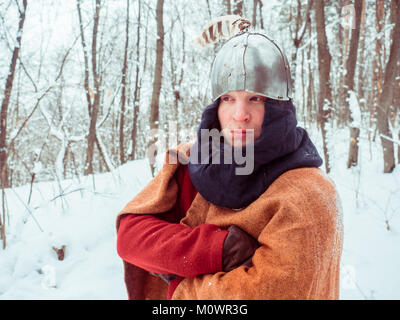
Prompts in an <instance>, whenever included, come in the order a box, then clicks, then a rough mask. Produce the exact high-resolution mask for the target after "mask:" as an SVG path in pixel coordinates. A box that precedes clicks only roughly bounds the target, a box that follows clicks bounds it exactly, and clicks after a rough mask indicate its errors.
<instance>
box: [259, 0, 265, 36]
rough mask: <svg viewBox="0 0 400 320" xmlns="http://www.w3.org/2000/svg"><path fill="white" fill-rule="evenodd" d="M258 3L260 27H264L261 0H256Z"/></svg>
mask: <svg viewBox="0 0 400 320" xmlns="http://www.w3.org/2000/svg"><path fill="white" fill-rule="evenodd" d="M258 3H259V7H258V9H259V16H260V28H261V29H264V19H263V13H262V7H263V3H262V0H258Z"/></svg>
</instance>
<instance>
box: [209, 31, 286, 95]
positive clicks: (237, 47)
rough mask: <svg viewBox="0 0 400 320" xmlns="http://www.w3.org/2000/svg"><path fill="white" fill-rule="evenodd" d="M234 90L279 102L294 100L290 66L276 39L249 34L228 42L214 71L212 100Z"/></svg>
mask: <svg viewBox="0 0 400 320" xmlns="http://www.w3.org/2000/svg"><path fill="white" fill-rule="evenodd" d="M233 90H245V91H250V92H254V93H257V94H259V95H262V96H265V97H268V98H272V99H276V100H289V99H291V98H292V81H291V76H290V69H289V63H288V60H287V58H286V56H285V54H284V53H283V52H282V50H281V49H280V48H279V46H278V45H277V44H276V43H275V41H274V40H271V39H270V38H268V37H267V36H266V35H264V34H261V33H252V32H247V31H246V32H242V33H239V34H238V35H236V36H234V37H232V38H230V39H229V40H228V41H226V42H225V43H224V45H223V46H222V47H221V49H220V50H219V51H218V53H217V55H216V57H215V59H214V62H213V66H212V70H211V94H212V99H213V101H215V100H216V99H218V98H219V97H221V96H222V95H223V94H225V93H227V92H228V91H233Z"/></svg>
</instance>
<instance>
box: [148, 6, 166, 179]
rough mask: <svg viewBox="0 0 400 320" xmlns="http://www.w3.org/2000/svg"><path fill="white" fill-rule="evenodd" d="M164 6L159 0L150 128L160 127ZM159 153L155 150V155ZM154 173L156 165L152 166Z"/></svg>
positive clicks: (152, 140)
mask: <svg viewBox="0 0 400 320" xmlns="http://www.w3.org/2000/svg"><path fill="white" fill-rule="evenodd" d="M163 6H164V0H157V9H156V10H157V13H156V14H157V45H156V64H155V67H154V81H153V94H152V97H151V111H150V112H151V114H150V128H151V129H158V128H159V102H160V91H161V83H162V70H163V51H164V25H163ZM151 144H154V139H151V141H150V144H149V146H150V145H151ZM156 154H157V149H156V150H155V154H154V157H155V156H156ZM151 169H152V173H153V175H154V171H155V166H154V165H152V166H151Z"/></svg>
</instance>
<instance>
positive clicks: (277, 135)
mask: <svg viewBox="0 0 400 320" xmlns="http://www.w3.org/2000/svg"><path fill="white" fill-rule="evenodd" d="M219 103H220V99H217V100H216V101H215V102H214V103H212V104H210V105H209V106H207V107H206V108H205V110H204V111H203V114H202V119H201V123H200V126H199V128H198V132H197V141H196V142H195V143H194V145H193V146H192V148H191V155H192V154H195V155H197V156H198V157H197V159H195V158H193V157H190V161H189V164H188V168H189V174H190V178H191V180H192V183H193V185H194V186H195V187H196V189H197V190H198V191H199V193H200V194H201V195H202V196H203V197H204V198H205V199H206V200H208V201H209V202H211V203H213V204H214V205H218V206H222V207H227V208H232V209H240V208H244V207H246V206H248V205H249V204H250V203H252V202H253V201H254V200H256V199H257V198H258V197H259V196H260V195H261V194H263V193H264V192H265V191H266V190H267V188H268V187H269V186H270V185H271V184H272V183H273V182H274V181H275V179H276V178H278V177H279V176H280V175H281V174H283V173H284V172H286V171H288V170H291V169H296V168H302V167H319V166H321V165H322V159H321V157H320V156H319V154H318V151H317V149H316V148H315V146H314V144H313V143H312V141H311V140H310V138H309V136H308V134H307V132H306V130H304V129H303V128H301V127H297V120H296V110H295V107H294V105H293V103H292V101H291V100H289V101H278V100H273V99H267V101H266V102H265V113H264V121H263V124H262V133H261V135H260V136H259V137H258V138H257V139H256V141H254V169H253V171H252V173H250V174H247V175H237V174H236V172H237V170H236V169H237V168H243V167H244V166H245V164H238V163H236V161H235V157H232V160H233V161H232V163H228V164H224V163H223V159H224V152H226V150H227V149H224V143H223V141H221V144H220V150H219V151H220V152H219V153H218V154H217V155H216V153H215V152H214V153H213V152H212V144H211V142H210V141H205V140H204V138H203V140H202V136H201V129H213V128H215V129H218V130H220V129H221V128H220V126H219V121H218V106H219ZM221 140H223V138H222V139H221ZM208 142H210V143H209V152H208V161H204V152H203V159H202V160H203V161H202V163H200V160H201V146H202V144H203V145H204V143H208ZM240 148H241V149H242V154H243V155H245V151H246V146H243V147H240ZM233 149H234V148H231V150H233ZM203 150H204V149H203ZM232 152H233V151H232ZM216 156H217V157H219V158H220V159H219V160H218V161H215V157H216ZM213 157H214V159H213ZM213 161H214V162H219V163H213Z"/></svg>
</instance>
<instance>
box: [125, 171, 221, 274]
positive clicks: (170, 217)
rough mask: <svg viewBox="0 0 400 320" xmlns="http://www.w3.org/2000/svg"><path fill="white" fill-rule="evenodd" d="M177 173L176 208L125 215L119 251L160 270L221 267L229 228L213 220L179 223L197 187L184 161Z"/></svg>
mask: <svg viewBox="0 0 400 320" xmlns="http://www.w3.org/2000/svg"><path fill="white" fill-rule="evenodd" d="M176 177H177V181H178V185H179V194H178V200H177V204H176V208H175V209H176V210H173V211H172V212H170V213H167V214H163V215H157V216H155V215H136V214H128V215H126V216H124V217H122V218H121V221H120V225H119V229H118V235H117V251H118V254H119V256H120V257H121V258H122V259H123V260H125V261H127V262H129V263H131V264H134V265H136V266H138V267H141V268H143V269H145V270H147V271H150V272H154V273H160V274H176V275H179V276H181V277H195V276H197V275H200V274H206V273H215V272H218V271H221V270H222V249H223V244H224V241H225V238H226V236H227V234H228V231H227V230H222V229H220V228H219V227H217V226H215V225H212V224H201V225H199V226H197V227H196V228H191V227H188V226H184V225H181V224H179V223H177V222H178V221H179V220H180V218H181V217H183V216H184V215H185V213H186V211H187V209H188V208H189V207H190V205H191V203H192V201H193V199H194V197H195V195H196V194H197V190H196V189H195V188H194V186H193V185H192V183H191V181H190V177H189V174H188V171H187V166H183V165H181V167H180V169H179V170H178V172H177V176H176ZM160 218H161V219H160ZM168 221H173V222H176V223H171V222H168Z"/></svg>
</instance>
